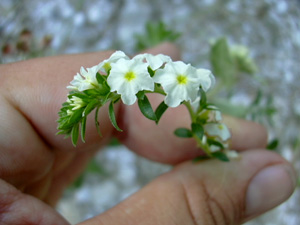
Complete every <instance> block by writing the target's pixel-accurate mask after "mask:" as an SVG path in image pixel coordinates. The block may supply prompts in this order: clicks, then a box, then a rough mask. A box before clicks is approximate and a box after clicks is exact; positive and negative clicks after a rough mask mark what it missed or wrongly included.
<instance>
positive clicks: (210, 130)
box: [204, 123, 231, 141]
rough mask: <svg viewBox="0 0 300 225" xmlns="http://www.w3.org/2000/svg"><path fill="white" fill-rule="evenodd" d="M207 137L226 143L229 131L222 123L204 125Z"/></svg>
mask: <svg viewBox="0 0 300 225" xmlns="http://www.w3.org/2000/svg"><path fill="white" fill-rule="evenodd" d="M204 129H205V130H206V132H207V134H208V136H212V137H217V138H219V139H220V140H221V141H227V140H228V139H229V138H230V137H231V134H230V131H229V129H228V127H227V126H226V125H225V124H223V123H208V124H205V125H204Z"/></svg>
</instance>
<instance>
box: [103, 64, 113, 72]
mask: <svg viewBox="0 0 300 225" xmlns="http://www.w3.org/2000/svg"><path fill="white" fill-rule="evenodd" d="M103 68H104V69H105V71H106V72H108V71H109V70H110V69H111V66H110V63H109V62H107V63H104V65H103Z"/></svg>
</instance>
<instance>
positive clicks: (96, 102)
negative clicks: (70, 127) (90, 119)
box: [82, 99, 100, 116]
mask: <svg viewBox="0 0 300 225" xmlns="http://www.w3.org/2000/svg"><path fill="white" fill-rule="evenodd" d="M98 105H100V103H99V100H97V99H94V100H92V101H91V102H89V104H87V106H86V107H85V110H84V111H83V113H82V116H87V115H88V114H90V112H92V111H93V110H94V109H95V108H96V107H97V106H98Z"/></svg>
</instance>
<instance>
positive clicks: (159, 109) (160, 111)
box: [155, 101, 168, 124]
mask: <svg viewBox="0 0 300 225" xmlns="http://www.w3.org/2000/svg"><path fill="white" fill-rule="evenodd" d="M167 109H168V106H167V105H166V103H165V102H164V101H163V102H161V103H160V104H159V106H158V107H157V108H156V110H155V115H156V124H158V122H159V120H160V118H161V117H162V115H163V114H164V113H165V111H166V110H167Z"/></svg>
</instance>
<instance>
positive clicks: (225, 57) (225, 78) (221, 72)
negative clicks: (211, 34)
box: [210, 38, 237, 88]
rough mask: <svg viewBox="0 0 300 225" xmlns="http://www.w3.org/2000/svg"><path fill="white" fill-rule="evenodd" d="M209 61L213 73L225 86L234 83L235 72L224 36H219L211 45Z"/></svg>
mask: <svg viewBox="0 0 300 225" xmlns="http://www.w3.org/2000/svg"><path fill="white" fill-rule="evenodd" d="M210 61H211V65H212V71H213V74H214V75H215V76H216V77H217V78H219V79H220V80H221V82H222V84H224V86H226V87H227V88H231V87H232V85H234V84H235V81H236V78H237V73H236V67H235V63H234V60H233V58H232V55H231V53H230V50H229V46H228V44H227V40H226V38H220V39H219V40H217V41H216V42H215V43H214V44H213V45H212V47H211V52H210Z"/></svg>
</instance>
